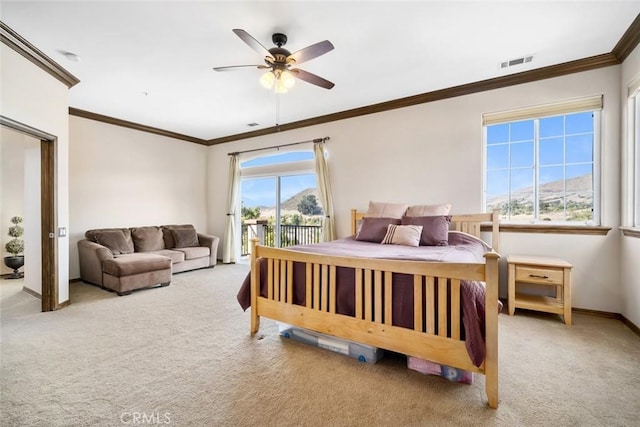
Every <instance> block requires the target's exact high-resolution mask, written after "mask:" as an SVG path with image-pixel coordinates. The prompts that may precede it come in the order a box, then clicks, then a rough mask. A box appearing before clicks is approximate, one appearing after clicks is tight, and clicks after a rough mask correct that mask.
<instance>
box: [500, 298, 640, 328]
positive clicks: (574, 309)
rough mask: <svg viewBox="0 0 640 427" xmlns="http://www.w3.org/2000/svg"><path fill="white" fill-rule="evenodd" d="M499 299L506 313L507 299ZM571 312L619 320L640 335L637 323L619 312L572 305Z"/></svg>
mask: <svg viewBox="0 0 640 427" xmlns="http://www.w3.org/2000/svg"><path fill="white" fill-rule="evenodd" d="M500 301H501V302H502V304H503V308H502V312H503V313H508V310H509V304H508V301H507V299H505V298H500ZM571 312H573V313H579V314H586V315H587V316H597V317H604V318H607V319H615V320H619V321H621V322H622V323H624V324H625V325H627V327H628V328H629V329H631V330H632V331H633V333H635V334H636V335H638V336H639V337H640V328H639V327H638V325H636V324H635V323H633V322H632V321H631V320H629V319H627V318H626V317H624V316H623V315H622V314H621V313H611V312H610V311H600V310H591V309H589V308H579V307H572V308H571Z"/></svg>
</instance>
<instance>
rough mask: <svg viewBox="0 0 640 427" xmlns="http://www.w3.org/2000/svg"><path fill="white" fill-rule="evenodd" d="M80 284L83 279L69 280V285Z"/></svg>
mask: <svg viewBox="0 0 640 427" xmlns="http://www.w3.org/2000/svg"><path fill="white" fill-rule="evenodd" d="M78 282H82V279H81V278H79V277H78V278H77V279H69V283H78Z"/></svg>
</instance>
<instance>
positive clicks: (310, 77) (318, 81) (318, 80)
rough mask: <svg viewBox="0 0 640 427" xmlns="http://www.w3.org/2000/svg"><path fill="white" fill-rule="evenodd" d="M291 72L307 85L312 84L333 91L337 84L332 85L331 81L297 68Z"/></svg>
mask: <svg viewBox="0 0 640 427" xmlns="http://www.w3.org/2000/svg"><path fill="white" fill-rule="evenodd" d="M289 71H291V72H293V75H294V76H296V77H297V78H299V79H300V80H304V81H305V82H307V83H311V84H313V85H316V86H320V87H323V88H325V89H331V88H332V87H334V86H335V84H334V83H331V82H330V81H329V80H326V79H323V78H322V77H320V76H317V75H315V74H313V73H310V72H308V71H304V70H301V69H299V68H295V69H292V70H289Z"/></svg>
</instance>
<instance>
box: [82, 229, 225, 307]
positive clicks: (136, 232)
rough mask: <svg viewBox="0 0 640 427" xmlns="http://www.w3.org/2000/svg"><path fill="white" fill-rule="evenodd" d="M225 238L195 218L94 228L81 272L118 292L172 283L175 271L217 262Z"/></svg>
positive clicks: (85, 242) (85, 245)
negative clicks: (198, 225) (202, 228)
mask: <svg viewBox="0 0 640 427" xmlns="http://www.w3.org/2000/svg"><path fill="white" fill-rule="evenodd" d="M219 241H220V239H219V238H218V237H217V236H211V235H207V234H202V233H197V232H196V230H195V228H194V227H193V225H190V224H185V225H162V226H146V227H131V228H102V229H95V230H88V231H87V232H86V233H85V239H83V240H80V241H79V242H78V251H79V256H80V278H81V279H82V281H84V282H87V283H92V284H94V285H98V286H100V287H103V288H105V289H108V290H112V291H115V292H117V293H118V295H127V294H130V293H131V291H132V290H135V289H140V288H146V287H149V286H155V285H160V286H167V285H169V284H170V283H171V275H172V274H173V273H179V272H183V271H187V270H195V269H199V268H213V267H214V266H215V265H216V255H217V252H218V243H219Z"/></svg>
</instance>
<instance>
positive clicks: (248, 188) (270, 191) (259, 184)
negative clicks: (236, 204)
mask: <svg viewBox="0 0 640 427" xmlns="http://www.w3.org/2000/svg"><path fill="white" fill-rule="evenodd" d="M299 160H313V152H312V151H294V152H288V153H281V154H275V155H268V156H262V157H258V158H255V159H252V160H248V161H246V162H242V164H241V167H250V166H264V165H270V164H276V163H285V162H293V161H299ZM316 186H317V183H316V176H315V174H313V173H312V174H304V175H287V176H283V177H281V181H280V191H281V193H282V194H281V201H282V202H284V201H286V200H287V199H289V198H290V197H292V196H294V195H296V194H297V193H299V192H300V191H302V190H306V189H307V188H315V187H316ZM275 191H276V178H275V177H267V178H244V179H242V185H241V188H240V194H241V200H242V205H243V206H245V207H256V206H264V207H273V206H275V204H276V194H275Z"/></svg>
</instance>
